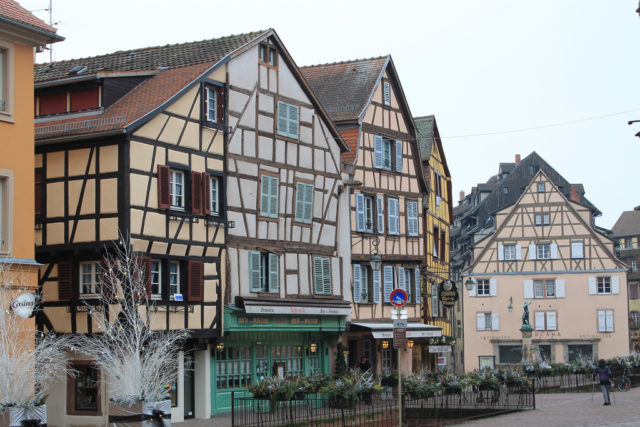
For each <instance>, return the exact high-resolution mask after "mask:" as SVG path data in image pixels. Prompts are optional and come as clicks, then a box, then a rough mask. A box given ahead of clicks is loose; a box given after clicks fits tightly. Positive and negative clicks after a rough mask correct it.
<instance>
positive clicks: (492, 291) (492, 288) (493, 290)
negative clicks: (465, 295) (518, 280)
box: [489, 279, 498, 297]
mask: <svg viewBox="0 0 640 427" xmlns="http://www.w3.org/2000/svg"><path fill="white" fill-rule="evenodd" d="M497 295H498V280H497V279H489V296H492V297H495V296H497Z"/></svg>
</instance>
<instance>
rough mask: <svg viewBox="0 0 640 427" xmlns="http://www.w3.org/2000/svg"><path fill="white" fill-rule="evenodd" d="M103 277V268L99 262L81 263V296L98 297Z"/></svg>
mask: <svg viewBox="0 0 640 427" xmlns="http://www.w3.org/2000/svg"><path fill="white" fill-rule="evenodd" d="M101 275H102V267H101V265H100V262H98V261H89V262H81V263H80V296H81V297H82V296H87V295H96V294H97V293H98V286H99V284H100V279H101V277H100V276H101Z"/></svg>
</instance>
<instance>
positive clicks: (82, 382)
mask: <svg viewBox="0 0 640 427" xmlns="http://www.w3.org/2000/svg"><path fill="white" fill-rule="evenodd" d="M71 369H72V370H73V371H74V372H75V373H76V375H75V376H74V375H71V374H70V375H68V376H67V414H68V415H100V414H101V411H102V408H101V401H102V399H101V396H100V370H99V369H98V368H97V367H96V366H95V365H93V362H92V361H88V360H87V361H84V360H75V361H73V362H71Z"/></svg>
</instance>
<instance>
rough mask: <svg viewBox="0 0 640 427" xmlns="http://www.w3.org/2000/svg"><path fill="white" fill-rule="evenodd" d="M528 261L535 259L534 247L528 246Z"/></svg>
mask: <svg viewBox="0 0 640 427" xmlns="http://www.w3.org/2000/svg"><path fill="white" fill-rule="evenodd" d="M529 259H536V245H529Z"/></svg>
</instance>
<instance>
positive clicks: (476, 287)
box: [469, 283, 478, 297]
mask: <svg viewBox="0 0 640 427" xmlns="http://www.w3.org/2000/svg"><path fill="white" fill-rule="evenodd" d="M476 289H478V285H477V284H476V283H474V284H473V286H472V287H471V290H470V291H469V296H470V297H475V296H476Z"/></svg>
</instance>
